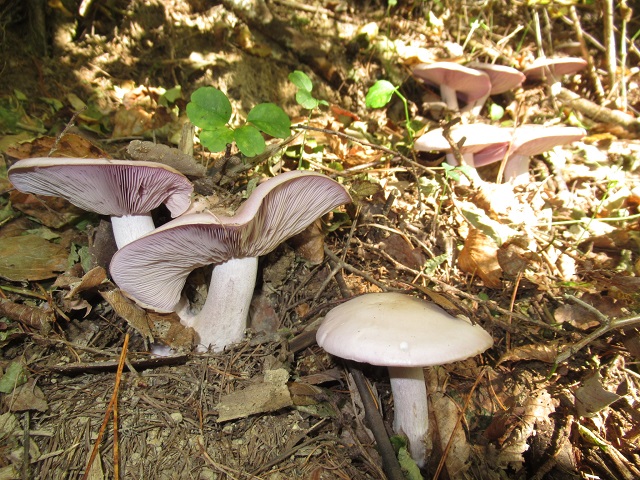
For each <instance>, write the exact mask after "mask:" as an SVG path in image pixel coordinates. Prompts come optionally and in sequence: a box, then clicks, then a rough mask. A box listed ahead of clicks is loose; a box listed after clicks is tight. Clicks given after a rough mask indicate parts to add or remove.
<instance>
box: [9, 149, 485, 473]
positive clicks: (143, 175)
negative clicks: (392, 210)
mask: <svg viewBox="0 0 640 480" xmlns="http://www.w3.org/2000/svg"><path fill="white" fill-rule="evenodd" d="M8 174H9V179H10V181H11V182H12V184H13V185H14V187H15V188H17V189H18V190H20V191H22V192H25V193H32V194H37V195H54V196H58V197H62V198H64V199H66V200H68V201H69V202H71V203H72V204H74V205H76V206H78V207H80V208H83V209H85V210H88V211H93V212H96V213H99V214H102V215H109V216H110V217H111V221H112V225H113V231H114V237H115V239H116V244H117V246H118V251H117V252H116V254H115V255H114V256H113V259H112V261H111V265H110V272H111V276H112V278H113V279H114V281H115V282H116V283H117V284H118V286H119V287H120V288H121V289H122V290H123V291H124V292H125V293H126V294H127V295H128V296H130V297H131V298H132V299H134V300H135V301H136V302H137V303H139V304H140V305H142V306H144V307H146V308H150V309H153V310H156V311H160V312H177V313H178V314H179V316H180V318H181V321H182V323H184V324H185V325H187V326H191V327H193V329H194V330H195V332H196V334H197V336H198V339H199V343H200V345H201V347H208V348H211V349H213V350H214V351H221V350H223V349H224V348H225V347H226V346H228V345H230V344H233V343H236V342H239V341H240V340H242V338H243V335H244V330H245V328H246V321H247V316H248V310H249V304H250V302H251V297H252V294H253V290H254V287H255V280H256V273H257V265H258V260H257V259H258V257H259V256H260V255H264V254H266V253H269V252H270V251H272V250H273V249H275V248H276V247H277V246H278V245H279V244H280V243H281V242H283V241H284V240H286V239H287V238H290V237H291V236H293V235H295V234H297V233H299V232H301V231H302V230H303V229H304V228H305V227H306V226H308V225H309V224H311V223H312V222H313V221H314V220H315V219H317V218H318V217H320V216H322V215H324V214H325V213H327V212H329V211H331V210H332V209H334V208H336V207H337V206H339V205H342V204H345V203H348V202H350V201H351V198H350V196H349V194H348V192H347V190H346V189H345V188H344V187H343V186H342V185H340V184H339V183H338V182H336V181H334V180H332V179H330V178H329V177H326V176H325V175H322V174H320V173H315V172H310V171H291V172H286V173H282V174H280V175H277V176H275V177H273V178H270V179H268V180H266V181H265V182H263V183H261V184H260V185H258V187H257V188H256V189H255V190H254V191H253V192H252V193H251V195H250V196H249V198H248V199H247V200H246V201H245V202H244V203H243V204H242V206H241V207H240V208H239V209H238V210H237V211H236V212H235V214H234V215H231V216H223V215H215V214H213V213H209V212H206V211H205V212H201V213H191V211H192V208H191V207H192V200H191V197H192V193H193V185H192V184H191V182H190V181H189V180H188V179H187V177H185V176H184V175H182V174H181V173H180V172H178V171H177V170H174V169H173V168H171V167H168V166H166V165H163V164H160V163H154V162H140V161H126V160H110V159H80V158H71V159H69V158H30V159H24V160H19V161H18V162H16V163H15V164H14V165H13V166H12V167H11V168H10V169H9V172H8ZM161 204H164V205H165V206H166V207H167V208H168V210H169V212H170V213H171V215H172V216H173V217H175V218H174V219H173V220H171V221H169V222H168V223H166V224H164V225H162V226H160V227H158V228H156V227H155V225H154V222H153V219H152V217H151V211H152V210H153V209H155V208H156V207H158V206H160V205H161ZM209 264H213V265H215V267H214V269H213V272H212V276H211V283H210V286H209V292H208V296H207V299H206V302H205V304H204V306H203V307H202V309H201V310H200V311H199V312H198V313H197V314H194V313H192V312H191V309H190V307H189V302H188V301H187V300H186V298H185V297H184V295H183V294H182V290H183V287H184V285H185V283H186V279H187V276H188V275H189V273H190V272H191V271H192V270H194V269H195V268H197V267H200V266H205V265H209ZM399 323H401V324H402V325H403V327H402V328H398V324H399ZM317 341H318V344H319V345H320V346H321V347H323V348H324V349H325V350H326V351H327V352H329V353H331V354H334V355H337V356H340V357H342V358H345V359H349V360H354V361H358V362H366V363H370V364H374V365H384V366H387V367H388V368H389V374H390V378H391V389H392V393H393V398H394V405H395V415H394V429H395V431H396V432H398V433H400V434H404V435H406V436H407V438H408V440H409V449H410V453H411V455H412V457H413V458H414V460H415V461H416V463H417V464H418V465H420V466H422V465H424V462H425V458H426V443H425V439H426V435H427V432H428V403H427V391H426V385H425V379H424V374H423V370H422V368H423V367H425V366H430V365H441V364H445V363H450V362H454V361H458V360H462V359H465V358H468V357H470V356H473V355H476V354H478V353H481V352H483V351H484V350H486V349H487V348H489V347H490V346H491V345H492V344H493V339H492V337H491V336H490V335H489V334H488V333H487V332H486V331H484V330H483V329H482V328H481V327H479V326H478V325H472V324H471V323H470V322H469V321H467V320H463V319H459V318H456V317H453V316H451V315H449V314H448V313H447V312H445V311H444V310H442V309H440V308H439V307H437V306H435V305H433V304H430V303H426V302H424V301H422V300H419V299H417V298H415V297H411V296H409V295H405V294H402V293H373V294H367V295H363V296H360V297H356V298H353V299H351V300H349V301H347V302H345V303H343V304H342V305H340V306H338V307H336V308H334V309H333V310H331V311H330V312H329V313H328V314H327V315H326V317H325V319H324V322H323V323H322V326H321V327H320V329H319V330H318V333H317Z"/></svg>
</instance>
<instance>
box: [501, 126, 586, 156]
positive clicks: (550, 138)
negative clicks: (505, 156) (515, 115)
mask: <svg viewBox="0 0 640 480" xmlns="http://www.w3.org/2000/svg"><path fill="white" fill-rule="evenodd" d="M586 134H587V132H586V131H585V130H584V129H582V128H578V127H563V126H552V127H546V126H544V125H521V126H520V127H518V128H517V129H516V132H515V134H514V138H513V146H512V148H511V152H512V154H513V155H522V156H526V157H531V156H533V155H539V154H541V153H544V152H546V151H547V150H550V149H552V148H553V147H555V146H557V145H565V144H567V143H572V142H576V141H578V140H580V139H581V138H583V137H584V136H585V135H586Z"/></svg>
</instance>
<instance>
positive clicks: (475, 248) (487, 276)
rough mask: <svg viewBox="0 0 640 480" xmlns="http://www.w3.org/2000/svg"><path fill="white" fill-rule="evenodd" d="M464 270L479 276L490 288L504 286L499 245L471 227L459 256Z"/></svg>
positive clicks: (459, 262) (459, 261) (459, 265)
mask: <svg viewBox="0 0 640 480" xmlns="http://www.w3.org/2000/svg"><path fill="white" fill-rule="evenodd" d="M458 267H460V269H461V270H462V271H463V272H466V273H470V274H472V275H477V276H479V277H480V278H481V279H482V281H483V282H484V284H485V285H486V286H487V287H488V288H502V280H501V277H502V269H501V268H500V264H499V263H498V245H497V244H496V243H495V242H494V241H493V240H491V239H490V238H489V237H487V236H486V235H485V234H484V233H482V232H481V231H480V230H476V229H470V230H469V234H468V235H467V239H466V240H465V242H464V247H463V248H462V251H461V252H460V255H459V256H458Z"/></svg>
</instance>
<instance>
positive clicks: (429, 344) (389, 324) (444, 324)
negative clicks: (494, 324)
mask: <svg viewBox="0 0 640 480" xmlns="http://www.w3.org/2000/svg"><path fill="white" fill-rule="evenodd" d="M316 340H317V342H318V345H320V346H321V347H322V348H324V349H325V350H326V351H327V352H329V353H331V354H333V355H336V356H338V357H341V358H344V359H347V360H354V361H356V362H364V363H369V364H372V365H380V366H387V367H414V366H420V367H426V366H429V365H442V364H446V363H451V362H456V361H459V360H464V359H466V358H469V357H471V356H474V355H477V354H479V353H482V352H484V351H485V350H486V349H487V348H489V347H491V345H493V338H492V337H491V335H489V334H488V333H487V332H486V331H485V330H483V329H482V327H480V326H479V325H472V324H471V323H469V322H468V321H466V320H462V319H460V318H456V317H453V316H451V315H449V314H448V313H447V312H445V311H444V310H443V309H441V308H440V307H438V306H436V305H434V304H431V303H427V302H424V301H422V300H419V299H417V298H415V297H411V296H409V295H404V294H402V293H369V294H366V295H362V296H360V297H356V298H353V299H351V300H349V301H348V302H345V303H343V304H342V305H339V306H338V307H336V308H334V309H333V310H331V311H330V312H329V313H327V315H326V316H325V319H324V321H323V323H322V325H321V326H320V328H319V329H318V332H317V334H316Z"/></svg>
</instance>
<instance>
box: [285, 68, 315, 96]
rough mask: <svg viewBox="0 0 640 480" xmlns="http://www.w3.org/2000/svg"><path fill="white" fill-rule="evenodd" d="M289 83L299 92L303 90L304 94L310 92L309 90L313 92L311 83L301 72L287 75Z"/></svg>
mask: <svg viewBox="0 0 640 480" xmlns="http://www.w3.org/2000/svg"><path fill="white" fill-rule="evenodd" d="M289 81H291V83H293V84H294V85H295V86H296V87H298V88H299V89H300V90H305V91H306V92H311V90H313V82H312V81H311V79H310V78H309V76H308V75H307V74H306V73H304V72H301V71H300V70H295V71H293V72H291V73H290V74H289Z"/></svg>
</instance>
